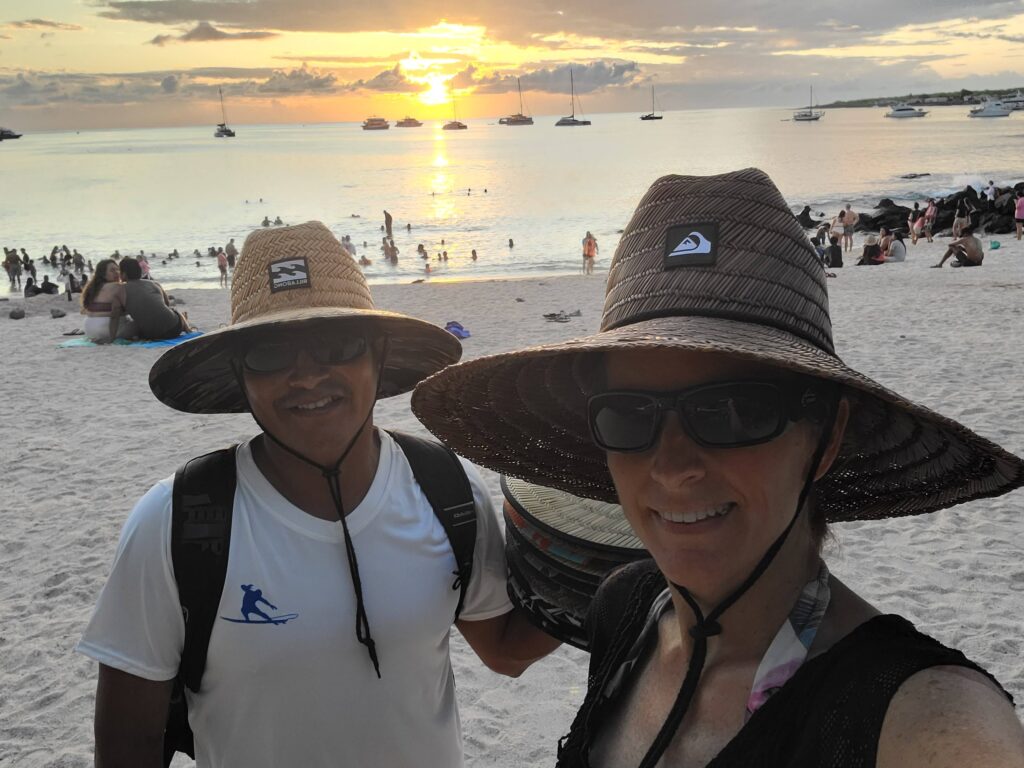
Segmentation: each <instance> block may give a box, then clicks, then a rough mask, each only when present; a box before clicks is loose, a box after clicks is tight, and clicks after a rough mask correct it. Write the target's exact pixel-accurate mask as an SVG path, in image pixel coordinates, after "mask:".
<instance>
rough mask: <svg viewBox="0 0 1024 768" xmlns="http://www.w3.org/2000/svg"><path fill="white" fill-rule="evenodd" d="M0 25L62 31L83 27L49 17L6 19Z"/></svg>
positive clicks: (81, 28)
mask: <svg viewBox="0 0 1024 768" xmlns="http://www.w3.org/2000/svg"><path fill="white" fill-rule="evenodd" d="M0 27H4V28H7V29H59V30H61V31H64V32H80V31H81V30H83V29H85V27H80V26H78V25H77V24H65V23H64V22H62V21H50V20H49V19H24V20H22V21H8V22H6V23H5V24H0Z"/></svg>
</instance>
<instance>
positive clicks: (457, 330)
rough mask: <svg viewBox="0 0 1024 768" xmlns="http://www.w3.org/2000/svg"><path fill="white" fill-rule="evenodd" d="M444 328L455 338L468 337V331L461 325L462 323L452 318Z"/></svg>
mask: <svg viewBox="0 0 1024 768" xmlns="http://www.w3.org/2000/svg"><path fill="white" fill-rule="evenodd" d="M444 329H445V330H446V331H448V333H450V334H451V335H452V336H454V337H455V338H457V339H468V338H469V336H470V333H469V331H467V330H466V329H465V328H463V327H462V323H458V322H456V321H454V320H449V321H448V324H447V325H445V327H444Z"/></svg>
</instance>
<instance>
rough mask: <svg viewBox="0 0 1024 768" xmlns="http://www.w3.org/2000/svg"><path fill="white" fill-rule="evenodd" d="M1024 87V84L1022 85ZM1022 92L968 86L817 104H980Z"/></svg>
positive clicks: (832, 106) (828, 106) (829, 106)
mask: <svg viewBox="0 0 1024 768" xmlns="http://www.w3.org/2000/svg"><path fill="white" fill-rule="evenodd" d="M1022 88H1024V86H1022ZM1014 92H1016V93H1017V94H1020V93H1022V90H1021V88H1017V89H1011V90H1009V91H1007V90H1006V89H999V90H987V91H969V90H967V89H966V88H964V89H961V90H959V91H947V92H941V93H908V94H906V95H904V96H876V97H872V98H867V99H852V100H850V101H833V102H832V103H830V104H816V105H815V106H816V107H820V108H822V109H842V108H845V107H891V106H892V105H894V104H910V105H912V106H915V107H917V106H927V105H931V106H944V105H950V106H957V105H963V104H980V103H981V102H983V101H989V100H998V99H1002V98H1009V96H1011V95H1015V94H1014Z"/></svg>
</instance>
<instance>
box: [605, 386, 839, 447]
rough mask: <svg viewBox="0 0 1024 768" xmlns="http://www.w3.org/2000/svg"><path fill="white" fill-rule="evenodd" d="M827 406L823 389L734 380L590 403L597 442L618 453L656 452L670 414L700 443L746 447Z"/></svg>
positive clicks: (627, 393) (608, 395)
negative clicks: (675, 416)
mask: <svg viewBox="0 0 1024 768" xmlns="http://www.w3.org/2000/svg"><path fill="white" fill-rule="evenodd" d="M824 407H825V402H824V399H823V396H822V392H821V388H820V387H814V386H803V387H800V386H794V385H792V384H783V383H777V382H771V381H728V382H718V383H716V384H705V385H701V386H698V387H691V388H689V389H683V390H679V391H677V392H644V391H638V390H615V391H610V392H602V393H600V394H597V395H593V396H591V397H590V399H589V400H588V401H587V420H588V422H589V424H590V434H591V436H592V437H593V439H594V442H595V443H596V444H597V445H598V446H599V447H600V448H602V449H604V450H606V451H613V452H615V453H634V452H641V451H646V450H648V449H650V448H652V447H653V446H654V445H655V443H657V441H658V435H659V434H660V433H661V427H662V424H663V423H664V421H665V418H664V416H665V413H666V412H668V411H675V412H676V413H677V414H678V415H679V421H680V422H681V423H682V426H683V430H684V431H685V432H686V434H687V435H689V437H690V438H691V439H693V440H694V442H696V443H698V444H699V445H702V446H704V447H706V448H741V447H744V446H749V445H757V444H759V443H766V442H768V441H769V440H774V439H775V438H776V437H778V436H779V435H781V434H782V433H783V432H784V431H785V430H786V427H787V426H788V425H789V422H791V421H799V420H800V419H801V418H803V417H804V416H807V415H809V414H810V413H812V412H814V411H822V410H823V408H824Z"/></svg>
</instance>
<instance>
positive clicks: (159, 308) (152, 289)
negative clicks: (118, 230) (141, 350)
mask: <svg viewBox="0 0 1024 768" xmlns="http://www.w3.org/2000/svg"><path fill="white" fill-rule="evenodd" d="M82 314H83V315H85V316H86V318H85V325H84V331H85V336H86V337H87V338H89V339H90V340H91V341H94V342H96V343H97V344H108V343H110V342H112V341H114V340H115V339H146V340H158V339H173V338H175V337H177V336H179V335H181V334H182V333H188V332H190V331H192V330H193V329H192V326H190V325H189V322H188V315H187V314H185V313H182V312H179V311H178V310H176V309H174V307H173V306H171V299H170V297H168V295H167V293H166V291H164V289H163V288H162V287H161V286H160V284H159V283H158V282H156V281H155V280H143V279H142V266H141V265H140V264H139V261H138V259H135V258H130V257H129V258H124V259H121V262H120V265H119V264H118V263H117V262H116V261H114V260H113V259H104V260H103V261H101V262H100V263H99V264H97V265H96V271H95V272H94V273H93V276H92V279H90V280H89V282H88V283H87V284H86V286H85V288H84V290H83V291H82Z"/></svg>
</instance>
